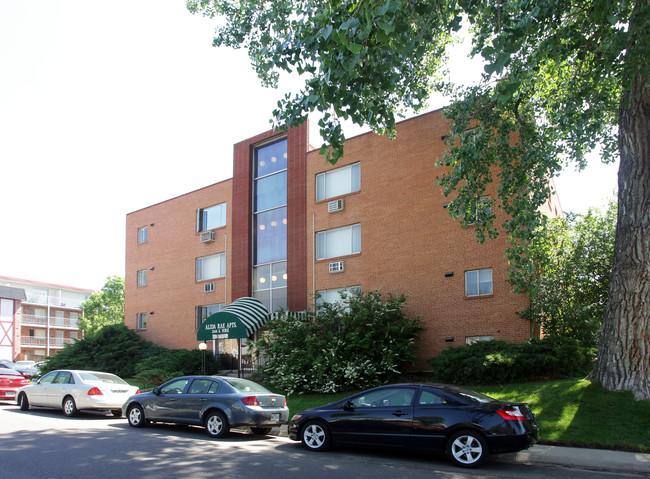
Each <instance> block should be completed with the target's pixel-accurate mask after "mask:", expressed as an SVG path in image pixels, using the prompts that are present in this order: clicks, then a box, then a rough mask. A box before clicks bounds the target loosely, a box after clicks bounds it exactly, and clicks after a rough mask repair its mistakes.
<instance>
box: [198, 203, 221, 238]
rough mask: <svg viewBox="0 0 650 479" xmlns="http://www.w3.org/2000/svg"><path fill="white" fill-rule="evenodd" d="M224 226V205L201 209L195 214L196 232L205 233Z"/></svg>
mask: <svg viewBox="0 0 650 479" xmlns="http://www.w3.org/2000/svg"><path fill="white" fill-rule="evenodd" d="M222 226H226V203H220V204H218V205H214V206H209V207H207V208H201V209H200V210H199V211H197V213H196V231H197V232H199V233H200V232H201V231H207V230H212V229H215V228H220V227H222Z"/></svg>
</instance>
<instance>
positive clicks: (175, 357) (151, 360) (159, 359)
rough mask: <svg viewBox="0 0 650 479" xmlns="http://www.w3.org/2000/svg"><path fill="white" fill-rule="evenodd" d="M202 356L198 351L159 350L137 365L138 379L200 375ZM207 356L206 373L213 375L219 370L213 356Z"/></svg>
mask: <svg viewBox="0 0 650 479" xmlns="http://www.w3.org/2000/svg"><path fill="white" fill-rule="evenodd" d="M201 354H202V352H201V351H199V350H198V349H195V350H191V349H167V348H159V349H158V350H157V351H156V353H155V354H153V355H150V356H148V357H146V358H144V359H143V360H141V361H140V362H139V363H138V364H137V365H136V374H137V377H138V378H142V376H143V375H158V376H160V377H162V376H165V378H166V379H171V378H173V377H176V376H184V375H189V374H199V373H200V372H201ZM205 356H206V357H205V362H206V366H205V368H206V373H207V374H212V373H214V372H215V371H216V370H217V367H216V361H215V359H214V357H213V356H212V354H206V355H205ZM166 379H164V380H166ZM164 380H163V381H164Z"/></svg>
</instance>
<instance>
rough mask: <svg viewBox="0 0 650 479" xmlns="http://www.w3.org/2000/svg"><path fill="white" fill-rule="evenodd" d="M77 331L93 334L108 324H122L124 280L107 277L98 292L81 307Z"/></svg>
mask: <svg viewBox="0 0 650 479" xmlns="http://www.w3.org/2000/svg"><path fill="white" fill-rule="evenodd" d="M81 310H82V311H83V316H82V317H81V318H80V319H79V329H81V330H82V331H84V333H86V334H93V333H95V332H97V331H99V330H100V329H101V328H102V327H104V326H106V325H109V324H124V278H120V277H119V276H109V277H108V278H107V281H106V284H104V286H103V287H102V290H101V291H99V292H95V293H93V294H92V295H91V296H90V298H88V300H87V301H85V302H84V303H83V304H82V305H81Z"/></svg>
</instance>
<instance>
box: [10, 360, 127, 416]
mask: <svg viewBox="0 0 650 479" xmlns="http://www.w3.org/2000/svg"><path fill="white" fill-rule="evenodd" d="M139 392H140V390H139V389H138V388H137V387H136V386H131V385H130V384H128V383H127V382H126V381H124V380H123V379H121V378H120V377H118V376H116V375H115V374H110V373H103V372H99V371H83V370H70V369H65V370H62V369H60V370H56V371H52V372H50V373H48V374H46V375H45V376H43V377H42V378H41V379H39V380H38V381H37V382H35V383H33V384H30V385H29V386H24V387H22V388H20V389H19V390H18V393H17V394H16V401H17V403H18V405H19V406H20V409H21V410H23V411H27V410H28V409H29V408H30V406H41V407H49V408H56V409H62V410H63V414H65V415H66V416H75V415H76V414H77V412H79V410H83V409H86V410H87V409H94V410H107V411H111V412H112V413H113V415H114V416H117V417H120V416H121V415H122V405H123V404H124V401H126V400H127V399H128V398H129V396H131V395H133V394H138V393H139Z"/></svg>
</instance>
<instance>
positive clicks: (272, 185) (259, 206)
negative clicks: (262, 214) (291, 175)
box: [253, 171, 287, 211]
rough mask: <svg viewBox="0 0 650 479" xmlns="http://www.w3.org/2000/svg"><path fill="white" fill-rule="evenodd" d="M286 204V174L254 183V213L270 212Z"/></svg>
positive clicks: (279, 174) (284, 172)
mask: <svg viewBox="0 0 650 479" xmlns="http://www.w3.org/2000/svg"><path fill="white" fill-rule="evenodd" d="M286 204H287V172H286V171H283V172H281V173H277V174H275V175H271V176H267V177H265V178H261V179H259V180H256V181H255V205H254V206H253V208H254V211H264V210H270V209H271V208H277V207H278V206H284V205H286Z"/></svg>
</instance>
